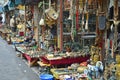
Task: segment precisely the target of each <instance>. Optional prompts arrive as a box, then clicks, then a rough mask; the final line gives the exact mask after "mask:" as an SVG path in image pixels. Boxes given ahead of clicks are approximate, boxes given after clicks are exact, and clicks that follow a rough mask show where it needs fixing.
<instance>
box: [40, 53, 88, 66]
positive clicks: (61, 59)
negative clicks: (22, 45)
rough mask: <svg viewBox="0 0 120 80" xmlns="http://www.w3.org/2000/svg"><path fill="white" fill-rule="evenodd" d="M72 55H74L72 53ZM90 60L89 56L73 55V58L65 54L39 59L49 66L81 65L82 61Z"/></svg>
mask: <svg viewBox="0 0 120 80" xmlns="http://www.w3.org/2000/svg"><path fill="white" fill-rule="evenodd" d="M73 54H74V53H73ZM89 58H90V55H89V54H86V55H85V54H83V55H82V54H79V55H75V54H74V55H73V56H67V55H66V54H65V53H63V54H60V55H58V56H53V55H49V56H42V57H40V59H41V61H43V63H47V64H50V65H53V66H54V65H69V64H72V63H81V62H84V61H87V60H88V59H89Z"/></svg>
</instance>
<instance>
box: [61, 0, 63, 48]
mask: <svg viewBox="0 0 120 80" xmlns="http://www.w3.org/2000/svg"><path fill="white" fill-rule="evenodd" d="M60 50H63V0H60Z"/></svg>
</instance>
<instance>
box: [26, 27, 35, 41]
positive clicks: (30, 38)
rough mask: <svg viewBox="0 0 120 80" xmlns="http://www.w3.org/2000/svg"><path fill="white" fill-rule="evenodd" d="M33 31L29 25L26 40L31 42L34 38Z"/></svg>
mask: <svg viewBox="0 0 120 80" xmlns="http://www.w3.org/2000/svg"><path fill="white" fill-rule="evenodd" d="M33 35H34V34H33V31H32V29H31V28H30V27H27V30H26V37H25V42H28V43H29V42H31V41H32V39H33Z"/></svg>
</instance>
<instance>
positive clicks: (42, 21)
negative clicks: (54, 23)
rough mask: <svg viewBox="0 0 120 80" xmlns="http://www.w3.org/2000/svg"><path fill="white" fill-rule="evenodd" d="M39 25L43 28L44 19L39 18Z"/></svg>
mask: <svg viewBox="0 0 120 80" xmlns="http://www.w3.org/2000/svg"><path fill="white" fill-rule="evenodd" d="M39 25H40V26H44V25H45V22H44V19H43V18H41V20H40V22H39Z"/></svg>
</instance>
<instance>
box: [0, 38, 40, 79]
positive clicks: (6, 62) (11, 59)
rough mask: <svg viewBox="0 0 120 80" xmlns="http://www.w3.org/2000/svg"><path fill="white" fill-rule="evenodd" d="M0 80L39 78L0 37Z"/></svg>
mask: <svg viewBox="0 0 120 80" xmlns="http://www.w3.org/2000/svg"><path fill="white" fill-rule="evenodd" d="M0 80H40V79H39V76H38V75H37V74H36V73H35V72H34V71H33V70H32V69H31V68H30V67H28V65H26V64H25V62H24V61H23V59H21V58H19V57H17V56H16V52H15V50H14V48H13V47H12V46H11V45H8V44H7V43H6V41H4V40H3V39H2V38H1V37H0Z"/></svg>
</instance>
